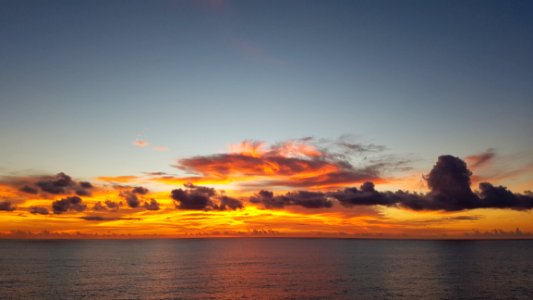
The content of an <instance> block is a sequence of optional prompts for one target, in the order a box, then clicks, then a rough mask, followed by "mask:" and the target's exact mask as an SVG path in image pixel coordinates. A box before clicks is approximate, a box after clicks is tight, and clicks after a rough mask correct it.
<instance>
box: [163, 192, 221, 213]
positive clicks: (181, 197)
mask: <svg viewBox="0 0 533 300" xmlns="http://www.w3.org/2000/svg"><path fill="white" fill-rule="evenodd" d="M170 196H171V197H172V199H173V200H174V201H176V202H177V205H176V207H178V208H179V209H187V210H189V209H190V210H204V209H208V208H212V207H213V202H212V201H211V196H210V195H209V194H206V193H202V192H200V191H196V190H194V189H191V190H184V189H175V190H172V192H171V194H170Z"/></svg>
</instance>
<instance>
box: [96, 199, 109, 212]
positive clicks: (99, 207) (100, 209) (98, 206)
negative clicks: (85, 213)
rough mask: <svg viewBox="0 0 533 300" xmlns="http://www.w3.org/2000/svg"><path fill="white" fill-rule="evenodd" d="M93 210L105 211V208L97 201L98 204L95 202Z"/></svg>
mask: <svg viewBox="0 0 533 300" xmlns="http://www.w3.org/2000/svg"><path fill="white" fill-rule="evenodd" d="M93 210H94V211H102V210H107V208H106V207H105V206H104V205H102V202H100V201H98V202H96V203H95V204H94V206H93Z"/></svg>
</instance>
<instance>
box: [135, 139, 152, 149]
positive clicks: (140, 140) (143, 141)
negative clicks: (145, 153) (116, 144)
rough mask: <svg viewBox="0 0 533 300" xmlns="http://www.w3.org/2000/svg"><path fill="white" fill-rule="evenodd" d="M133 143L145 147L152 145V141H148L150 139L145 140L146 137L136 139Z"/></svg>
mask: <svg viewBox="0 0 533 300" xmlns="http://www.w3.org/2000/svg"><path fill="white" fill-rule="evenodd" d="M132 144H133V145H134V146H137V147H140V148H144V147H148V146H150V143H148V141H146V140H144V139H135V140H134V141H133V142H132Z"/></svg>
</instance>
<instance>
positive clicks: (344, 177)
mask: <svg viewBox="0 0 533 300" xmlns="http://www.w3.org/2000/svg"><path fill="white" fill-rule="evenodd" d="M325 143H326V142H324V141H321V142H319V141H314V140H313V139H312V138H304V139H299V140H289V141H284V142H281V143H278V144H274V145H271V146H267V145H266V144H265V143H263V142H260V141H253V140H245V141H243V142H242V143H240V144H238V145H232V146H230V149H229V150H230V151H229V153H222V154H213V155H207V156H194V157H189V158H184V159H181V160H179V161H178V164H177V165H176V167H177V168H179V169H181V170H184V171H186V172H188V173H191V174H195V175H196V176H197V177H196V179H199V180H201V179H206V180H218V181H224V180H230V181H237V182H242V183H240V185H241V186H242V187H248V188H261V187H267V188H271V187H275V186H281V187H286V188H327V187H335V186H347V185H351V184H354V183H360V182H364V181H369V180H372V181H382V178H381V173H382V172H383V171H384V170H386V169H388V168H396V167H398V166H399V164H404V163H405V161H403V162H402V161H397V160H395V159H390V158H389V159H387V160H380V159H379V158H372V159H368V157H364V158H361V159H359V161H358V162H357V166H356V165H355V164H354V163H353V162H352V161H351V159H353V157H354V155H361V153H366V154H368V153H377V152H380V151H382V150H383V149H384V147H381V146H375V145H363V144H357V143H349V142H348V141H346V140H343V141H341V142H338V141H335V142H327V144H325ZM366 154H365V155H366ZM365 158H366V159H365ZM174 179H175V180H177V179H179V178H174ZM191 179H192V180H194V179H195V178H194V177H192V178H191Z"/></svg>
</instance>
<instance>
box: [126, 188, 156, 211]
mask: <svg viewBox="0 0 533 300" xmlns="http://www.w3.org/2000/svg"><path fill="white" fill-rule="evenodd" d="M121 188H124V187H121ZM148 192H149V190H148V189H147V188H145V187H142V186H136V187H134V188H131V189H130V188H128V187H126V189H123V190H122V191H121V192H120V194H119V195H120V196H121V197H122V198H124V199H125V200H126V203H127V204H128V206H129V207H131V208H137V207H139V206H140V204H141V201H140V199H139V196H143V195H146V194H148Z"/></svg>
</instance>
